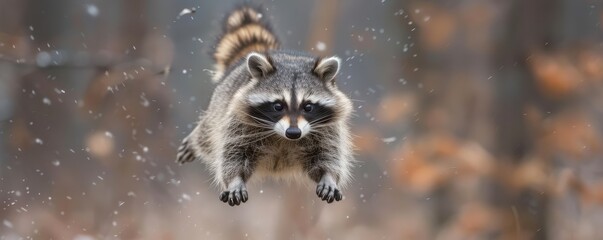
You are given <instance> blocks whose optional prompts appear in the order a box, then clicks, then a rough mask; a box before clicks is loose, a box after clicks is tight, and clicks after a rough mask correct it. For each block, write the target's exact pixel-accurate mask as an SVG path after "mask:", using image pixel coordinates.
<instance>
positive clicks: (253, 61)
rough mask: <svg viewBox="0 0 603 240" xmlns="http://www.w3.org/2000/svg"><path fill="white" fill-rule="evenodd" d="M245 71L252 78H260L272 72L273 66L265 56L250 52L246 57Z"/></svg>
mask: <svg viewBox="0 0 603 240" xmlns="http://www.w3.org/2000/svg"><path fill="white" fill-rule="evenodd" d="M247 70H248V71H249V73H250V74H251V76H252V77H253V78H261V77H265V76H267V75H268V74H270V73H271V72H272V71H274V66H272V63H271V62H270V60H269V59H268V58H267V57H266V56H264V55H262V54H259V53H255V52H252V53H250V54H249V55H247Z"/></svg>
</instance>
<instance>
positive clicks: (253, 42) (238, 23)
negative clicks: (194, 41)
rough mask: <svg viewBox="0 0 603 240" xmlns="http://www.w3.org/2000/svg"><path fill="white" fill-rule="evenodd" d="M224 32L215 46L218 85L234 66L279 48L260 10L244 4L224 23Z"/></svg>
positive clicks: (213, 78)
mask: <svg viewBox="0 0 603 240" xmlns="http://www.w3.org/2000/svg"><path fill="white" fill-rule="evenodd" d="M223 25H224V26H223V28H224V29H223V33H222V36H221V37H220V38H218V40H217V43H216V44H215V46H214V49H213V52H212V56H213V58H214V60H215V62H216V63H215V66H214V67H215V74H214V75H213V77H212V80H213V81H214V82H215V83H217V82H219V81H220V79H221V78H222V77H223V76H224V73H225V72H226V71H227V70H228V68H229V67H230V66H232V65H233V64H235V63H236V62H237V61H238V60H240V59H241V58H243V57H245V56H246V55H247V54H249V53H251V52H260V53H263V52H267V51H268V50H272V49H277V48H278V47H279V42H278V40H277V38H276V36H275V34H274V33H273V32H272V28H271V27H270V25H269V23H268V22H267V21H266V16H265V15H264V14H263V13H262V11H261V9H260V8H257V7H251V6H248V5H244V6H241V7H238V8H236V9H235V10H233V11H231V12H230V13H229V14H228V15H227V16H226V18H225V19H224V22H223Z"/></svg>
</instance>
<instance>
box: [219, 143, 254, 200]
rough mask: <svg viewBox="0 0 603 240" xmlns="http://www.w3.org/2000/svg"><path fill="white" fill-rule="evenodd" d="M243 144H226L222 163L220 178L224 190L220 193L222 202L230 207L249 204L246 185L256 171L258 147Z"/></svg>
mask: <svg viewBox="0 0 603 240" xmlns="http://www.w3.org/2000/svg"><path fill="white" fill-rule="evenodd" d="M240 144H241V143H236V144H235V143H231V144H226V146H225V148H224V149H225V152H224V155H223V157H224V161H221V163H222V164H221V167H220V170H219V171H220V174H219V178H220V181H221V182H222V186H223V188H224V190H223V191H222V193H220V200H221V201H222V202H225V203H228V204H229V205H230V206H234V205H239V204H241V202H243V203H244V202H247V200H248V199H249V194H248V193H247V187H246V185H245V183H246V182H247V180H249V178H250V177H251V175H252V174H253V171H254V170H255V166H256V159H257V153H256V149H257V148H256V146H250V144H246V145H243V146H241V145H240Z"/></svg>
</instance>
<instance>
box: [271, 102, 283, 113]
mask: <svg viewBox="0 0 603 240" xmlns="http://www.w3.org/2000/svg"><path fill="white" fill-rule="evenodd" d="M272 108H274V111H277V112H280V111H283V104H280V103H274V104H272Z"/></svg>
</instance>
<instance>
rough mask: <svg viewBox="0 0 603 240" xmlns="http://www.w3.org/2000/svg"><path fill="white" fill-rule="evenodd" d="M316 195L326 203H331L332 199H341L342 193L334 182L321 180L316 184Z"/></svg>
mask: <svg viewBox="0 0 603 240" xmlns="http://www.w3.org/2000/svg"><path fill="white" fill-rule="evenodd" d="M316 195H318V198H320V199H322V200H323V201H326V202H327V203H332V202H333V200H335V201H341V199H343V194H341V191H339V189H337V186H336V185H335V184H332V183H325V182H322V181H321V182H320V183H318V186H316Z"/></svg>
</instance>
